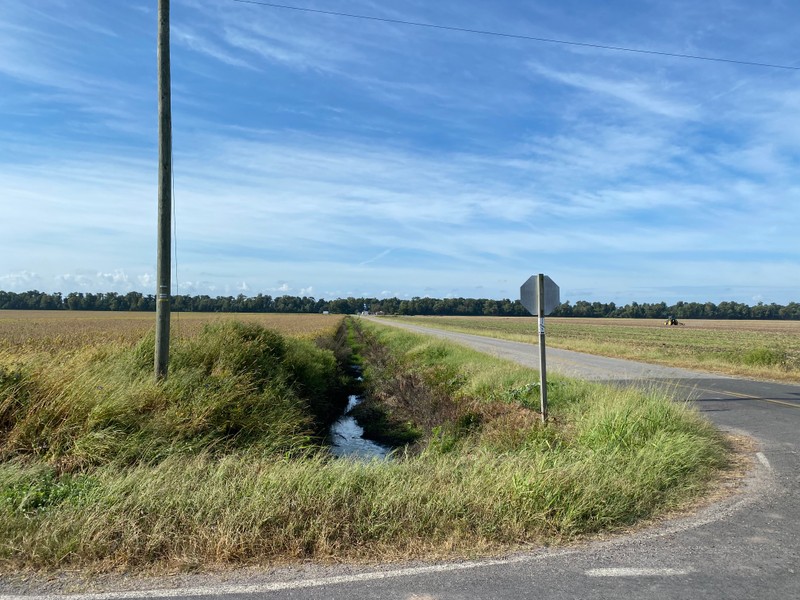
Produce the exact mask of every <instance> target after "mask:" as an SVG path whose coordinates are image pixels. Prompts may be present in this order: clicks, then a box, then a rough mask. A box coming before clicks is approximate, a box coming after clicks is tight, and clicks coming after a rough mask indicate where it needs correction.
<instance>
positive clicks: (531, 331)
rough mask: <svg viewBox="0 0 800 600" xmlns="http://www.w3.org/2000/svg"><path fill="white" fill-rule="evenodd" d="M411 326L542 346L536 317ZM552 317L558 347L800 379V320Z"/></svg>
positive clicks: (550, 333)
mask: <svg viewBox="0 0 800 600" xmlns="http://www.w3.org/2000/svg"><path fill="white" fill-rule="evenodd" d="M397 318H399V319H401V320H403V321H407V322H409V323H415V324H417V325H427V326H430V327H437V328H440V329H448V330H451V331H459V332H463V333H472V334H476V335H484V336H487V337H496V338H501V339H507V340H513V341H518V342H526V343H536V336H535V332H536V318H535V317H397ZM681 323H682V325H680V326H676V327H667V326H665V325H664V322H663V321H662V320H660V319H658V320H655V319H582V318H549V319H546V321H545V325H546V327H547V344H548V345H549V346H553V347H555V348H563V349H566V350H574V351H577V352H587V353H590V354H598V355H602V356H611V357H616V358H627V359H631V360H639V361H643V362H651V363H656V364H664V365H670V366H676V367H685V368H695V369H702V370H707V371H715V372H719V373H726V374H730V375H741V376H746V377H754V378H762V379H775V380H780V381H800V322H798V321H728V320H725V321H723V320H699V319H698V320H685V321H681Z"/></svg>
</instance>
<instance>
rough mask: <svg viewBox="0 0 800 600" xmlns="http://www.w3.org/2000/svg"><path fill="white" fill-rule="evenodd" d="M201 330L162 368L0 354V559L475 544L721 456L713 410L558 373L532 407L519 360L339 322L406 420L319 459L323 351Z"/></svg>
mask: <svg viewBox="0 0 800 600" xmlns="http://www.w3.org/2000/svg"><path fill="white" fill-rule="evenodd" d="M203 335H204V336H205V337H201V338H197V339H196V340H194V341H187V342H186V343H185V345H181V346H179V347H177V348H176V351H175V352H174V353H173V359H172V363H171V365H170V366H171V370H170V379H169V380H168V382H167V384H162V385H156V384H155V383H153V382H152V378H151V374H150V369H151V368H152V354H151V352H150V350H148V348H149V347H150V346H151V345H152V344H151V341H152V340H146V341H145V342H143V344H142V345H141V346H139V347H137V348H135V349H133V350H114V349H107V350H105V351H104V352H99V351H97V350H95V351H93V352H92V353H91V354H90V355H84V354H82V353H77V354H75V355H73V356H71V357H64V360H63V361H62V362H60V363H57V364H52V363H51V364H50V365H49V367H50V368H48V366H47V365H45V364H39V363H36V362H35V361H34V362H32V363H30V364H26V365H16V366H13V367H12V366H11V363H10V361H8V360H7V361H6V363H4V367H3V368H4V369H5V370H4V371H3V373H5V375H4V379H3V380H2V381H3V383H2V386H3V387H0V390H2V392H1V393H2V395H0V406H1V407H2V409H1V411H0V415H2V418H1V420H0V423H2V428H0V442H2V445H0V448H2V452H3V462H2V464H0V568H2V570H5V571H11V570H16V569H45V570H53V569H63V568H70V569H73V568H87V569H91V570H109V569H137V568H152V567H154V566H155V567H158V568H170V569H173V568H179V569H180V568H192V569H194V568H201V567H207V566H211V565H213V566H223V565H232V566H239V565H243V564H262V565H263V564H268V563H276V562H277V563H281V562H287V561H288V562H291V561H297V560H306V559H322V560H324V559H331V560H343V559H353V560H380V559H399V558H411V557H417V558H419V557H432V556H437V557H442V556H452V555H453V554H459V555H478V554H486V553H492V552H497V551H499V550H502V549H509V548H514V547H518V546H519V545H521V544H540V543H556V542H558V541H560V540H568V539H574V538H575V537H576V536H580V535H585V534H591V533H594V532H597V531H605V530H613V529H615V528H619V527H623V526H627V525H629V524H631V523H634V522H636V521H637V520H638V519H642V518H649V517H652V516H654V515H657V514H661V513H663V512H664V511H667V510H670V509H672V508H676V507H679V506H682V505H683V504H684V503H685V502H687V501H689V500H691V499H692V498H696V497H697V495H698V494H700V493H702V492H703V491H704V490H706V489H707V488H708V486H709V485H710V484H711V483H712V482H713V480H714V477H715V476H716V474H717V473H719V472H720V470H721V469H723V468H724V466H725V447H724V443H723V441H722V439H721V438H720V436H719V435H718V434H717V433H716V432H715V431H714V430H713V428H712V427H711V426H710V425H709V424H708V423H707V422H706V421H705V420H703V419H702V418H701V417H700V416H699V415H698V414H697V413H696V412H694V411H693V410H691V409H690V408H688V407H687V406H685V405H682V404H675V403H672V402H670V401H669V400H667V399H666V398H664V397H663V396H660V395H658V394H656V393H643V392H637V391H634V390H623V391H620V390H617V389H614V388H610V387H603V386H599V385H590V384H584V383H580V382H574V381H568V380H554V383H553V389H552V390H551V407H552V408H551V410H552V416H553V419H552V422H551V423H550V424H549V425H547V426H543V425H542V424H541V423H540V420H539V418H538V414H537V413H536V412H535V410H533V409H532V407H534V406H535V402H534V400H533V399H534V398H535V397H537V396H536V393H535V390H532V389H531V388H530V382H531V381H532V380H535V376H536V374H535V372H532V371H530V370H528V369H525V368H523V367H519V366H516V365H512V364H510V363H505V362H503V361H500V360H497V359H493V358H491V357H487V356H484V355H480V354H478V353H475V352H471V351H469V350H466V349H463V348H461V347H458V346H454V345H449V344H446V343H442V342H438V341H432V340H431V339H430V338H427V337H424V336H415V335H412V334H408V333H405V332H400V331H396V330H393V329H390V328H381V327H372V326H370V328H369V331H366V332H362V333H356V332H353V331H351V333H350V334H349V335H350V337H351V339H352V340H353V341H357V342H358V344H359V346H361V348H360V350H361V353H362V362H363V363H364V369H365V374H366V379H367V381H366V385H367V387H368V388H369V391H370V394H371V396H372V397H373V400H374V401H380V403H381V404H380V406H381V407H382V408H383V409H385V410H386V411H387V413H388V414H390V415H392V416H394V417H396V418H405V419H408V420H409V422H411V424H412V425H413V426H414V427H415V428H417V429H418V431H419V437H418V439H417V442H416V444H415V445H414V446H413V447H410V448H409V449H408V450H407V451H406V452H400V453H399V455H398V456H397V457H396V458H395V459H394V460H391V461H373V462H357V461H352V460H341V459H333V458H331V456H330V455H329V454H328V453H327V452H326V451H325V449H324V448H323V447H321V446H320V445H319V440H318V439H317V438H315V437H314V435H313V434H314V430H315V427H316V426H315V423H320V422H322V421H324V420H325V417H324V415H325V414H326V410H325V407H326V406H327V401H326V400H325V398H326V395H327V391H329V390H328V388H327V387H326V384H325V382H329V383H328V385H330V381H332V380H333V381H334V382H335V381H336V380H337V377H338V374H337V370H336V368H335V364H336V361H335V360H334V358H333V356H334V352H333V350H331V349H327V350H326V349H320V348H318V347H316V346H314V345H312V344H310V343H308V342H298V341H297V340H292V339H287V338H282V337H281V336H277V335H276V334H274V333H272V332H268V331H266V330H263V329H262V328H259V327H256V326H240V325H230V324H226V325H221V326H219V328H211V329H209V330H207V332H206V333H205V334H203ZM347 335H348V334H347V333H346V332H344V333H342V332H340V336H342V337H344V338H346V337H347ZM356 337H357V338H358V339H357V340H356V339H355V338H356ZM323 345H326V344H323ZM327 345H333V346H335V344H333V343H332V342H330V341H329V342H327ZM341 354H342V355H343V356H344V355H346V353H341ZM332 365H333V366H332ZM207 385H208V386H209V387H206V386H207ZM336 385H338V383H336ZM100 388H102V389H100ZM376 399H377V400H376ZM314 407H316V408H314ZM403 410H407V411H408V412H406V413H403ZM37 428H38V431H39V433H38V434H35V433H34V430H36V429H37Z"/></svg>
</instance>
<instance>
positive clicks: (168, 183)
mask: <svg viewBox="0 0 800 600" xmlns="http://www.w3.org/2000/svg"><path fill="white" fill-rule="evenodd" d="M170 87H171V83H170V73H169V0H158V267H157V269H156V270H157V275H156V279H157V282H156V285H157V287H158V289H157V290H156V356H155V376H156V379H165V378H166V377H167V365H168V363H169V316H170V293H169V291H170V287H171V285H172V283H171V275H172V274H171V272H170V262H171V260H172V256H171V254H170V244H171V241H172V240H171V236H170V229H171V227H172V95H171V91H170Z"/></svg>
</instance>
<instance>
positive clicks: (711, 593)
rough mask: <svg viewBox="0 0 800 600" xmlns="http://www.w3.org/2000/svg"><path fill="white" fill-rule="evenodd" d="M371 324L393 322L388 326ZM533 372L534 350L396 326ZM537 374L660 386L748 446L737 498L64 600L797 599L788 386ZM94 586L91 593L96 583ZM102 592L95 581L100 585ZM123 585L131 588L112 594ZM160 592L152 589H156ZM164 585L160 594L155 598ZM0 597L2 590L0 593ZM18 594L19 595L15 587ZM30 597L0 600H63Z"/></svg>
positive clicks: (798, 494) (799, 489) (605, 372)
mask: <svg viewBox="0 0 800 600" xmlns="http://www.w3.org/2000/svg"><path fill="white" fill-rule="evenodd" d="M382 322H383V323H387V324H392V325H398V326H400V325H401V324H399V323H396V322H394V321H391V320H384V321H382ZM402 326H403V327H406V328H409V329H415V330H417V331H422V332H424V333H428V334H431V335H437V336H440V337H443V338H447V339H450V340H453V341H456V342H458V343H461V344H466V345H469V346H471V347H474V348H476V349H478V350H481V351H483V352H487V353H489V354H494V355H496V356H500V357H503V358H507V359H509V360H514V361H516V362H520V363H522V364H526V365H530V366H534V367H536V366H537V365H538V362H537V361H538V358H537V354H536V349H535V347H533V346H531V345H528V344H520V343H516V342H507V341H501V340H492V339H489V338H485V337H480V336H474V335H467V334H458V333H452V332H445V331H438V330H430V329H427V328H420V327H416V326H410V325H405V324H402ZM547 358H548V370H552V371H554V372H558V373H562V374H565V375H570V376H579V377H583V378H588V379H595V380H603V381H609V382H620V383H623V382H632V381H633V382H642V381H650V382H663V383H666V384H668V385H669V386H670V389H672V390H673V391H674V393H675V394H677V395H678V396H679V397H680V399H687V400H693V401H694V402H695V403H696V405H697V407H698V409H699V410H700V411H701V412H702V413H704V414H705V415H706V416H707V417H708V418H709V419H711V420H712V421H713V422H714V423H716V424H717V425H718V426H720V427H722V428H724V429H727V430H731V431H738V432H743V433H746V434H749V435H750V436H752V437H753V438H755V439H756V441H757V443H758V448H757V449H756V451H755V453H754V460H753V464H754V466H753V470H752V473H751V475H750V477H749V478H748V480H747V481H746V483H745V484H744V485H743V486H742V489H741V490H740V491H738V492H737V493H736V494H734V495H732V496H730V497H728V498H727V499H725V500H723V501H721V502H718V503H716V504H714V505H712V506H709V507H706V508H704V509H702V510H701V511H700V512H699V513H697V514H694V515H692V516H689V517H685V518H681V519H676V520H672V521H670V522H668V523H664V524H661V525H658V526H654V527H652V528H649V529H647V530H645V531H641V532H638V533H635V534H633V535H630V536H620V537H616V538H614V539H611V540H606V541H597V542H591V543H586V544H583V545H581V546H578V547H569V548H563V549H555V550H551V549H546V548H545V549H537V550H533V551H531V552H527V553H522V554H517V555H513V556H510V557H506V558H504V559H497V560H487V561H472V562H452V563H441V564H416V565H405V566H402V567H396V566H389V567H372V568H366V567H358V568H355V567H344V566H342V567H319V566H307V567H302V568H293V569H282V570H274V571H272V572H270V573H268V574H263V573H262V574H257V575H247V576H245V575H241V574H239V575H228V576H226V579H225V580H224V581H223V580H221V579H219V578H213V577H204V578H197V577H195V578H192V577H183V578H172V579H167V580H158V581H153V580H150V581H142V580H139V581H135V582H134V581H131V580H127V581H126V582H123V583H120V582H119V581H116V582H115V583H113V584H112V583H107V584H105V587H106V589H109V588H111V587H114V588H117V590H118V591H106V592H99V593H92V594H78V595H74V596H67V597H72V598H74V599H75V600H90V599H91V600H118V599H135V598H156V599H158V598H164V599H166V598H203V597H207V598H211V597H214V598H226V599H231V600H233V599H237V600H245V599H246V600H255V599H259V600H261V599H265V600H266V599H279V598H280V599H285V598H315V599H317V598H318V599H346V600H361V599H364V600H366V599H370V600H379V599H384V598H385V599H390V598H391V599H404V600H440V599H441V600H455V599H467V598H470V599H487V600H489V599H491V600H504V599H508V600H511V599H514V600H516V599H519V598H547V599H552V600H561V599H568V598H582V599H584V598H585V599H612V598H613V599H616V598H620V597H625V598H631V599H639V598H648V599H650V598H652V599H658V600H662V599H663V600H684V599H685V600H701V599H719V600H722V599H725V600H739V599H741V600H753V599H764V600H772V599H775V600H778V599H780V600H784V599H788V598H800V502H798V498H800V469H799V468H798V467H800V464H799V461H798V443H797V438H798V432H799V431H800V386H792V385H782V384H775V383H764V382H758V381H751V380H744V379H738V378H733V377H725V376H720V375H713V374H709V373H702V372H696V371H689V370H685V369H672V368H666V367H659V366H653V365H643V364H640V363H635V362H633V361H624V360H617V359H608V358H602V357H596V356H589V355H584V354H579V353H576V352H568V351H564V350H557V349H549V348H548V350H547ZM96 585H97V584H96ZM101 585H102V584H101ZM126 586H127V587H130V586H135V587H137V588H138V589H139V591H131V590H129V591H124V590H121V589H119V588H124V587H126ZM158 588H161V589H158ZM166 588H169V589H166ZM5 589H10V588H9V587H7V586H6V588H5ZM18 589H19V588H18ZM64 597H65V596H63V595H57V594H48V593H46V592H45V590H43V589H42V588H39V589H38V590H35V591H30V592H27V593H26V592H22V593H19V592H17V593H10V592H6V593H4V590H3V589H2V588H1V587H0V600H18V599H22V598H25V599H30V598H41V599H43V600H48V599H49V598H53V599H55V598H64Z"/></svg>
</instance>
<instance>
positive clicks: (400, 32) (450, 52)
mask: <svg viewBox="0 0 800 600" xmlns="http://www.w3.org/2000/svg"><path fill="white" fill-rule="evenodd" d="M296 5H297V6H304V7H309V8H316V9H322V10H329V11H341V12H347V13H357V14H364V15H372V16H376V17H382V18H388V19H398V20H406V21H417V22H426V23H433V24H440V25H448V26H453V27H460V28H466V29H476V30H491V31H496V32H504V33H508V34H515V35H524V36H534V37H546V38H557V39H562V40H571V41H577V42H585V43H595V44H603V45H613V46H625V47H631V48H644V49H651V50H657V51H665V52H673V53H686V54H699V55H705V56H713V57H723V58H730V59H740V60H746V61H754V62H761V63H777V64H783V65H791V66H800V50H798V48H800V46H798V43H797V40H798V39H800V3H798V2H796V1H795V0H785V1H784V0H762V1H761V2H758V3H756V2H753V1H752V0H725V1H716V0H715V1H711V0H686V1H684V0H670V1H669V2H664V1H663V0H608V1H604V2H596V1H591V0H561V1H559V2H554V1H544V0H526V1H518V0H493V1H491V2H489V1H470V0H460V1H457V2H456V1H450V0H440V1H437V2H431V1H430V0H427V1H422V0H408V1H402V2H396V1H392V2H389V1H383V0H328V1H326V2H322V1H320V0H297V2H296ZM156 7H157V2H156V0H126V1H124V2H117V1H108V0H35V1H32V0H4V1H3V2H2V3H0V91H1V93H0V197H1V198H2V215H3V216H2V219H0V240H2V245H3V251H2V253H0V289H4V290H10V291H24V290H29V289H39V290H42V291H62V292H70V291H84V292H98V291H118V292H126V291H130V290H139V291H143V292H149V293H154V291H155V260H156V208H157V204H156V203H157V189H156V183H157V95H156V64H157V63H156ZM171 18H172V84H173V89H172V94H173V95H172V110H173V144H174V169H175V171H174V175H175V202H176V231H177V236H176V239H177V272H176V275H173V291H175V288H176V286H177V289H178V290H179V291H180V292H181V293H191V294H201V293H205V294H210V295H212V296H214V295H228V294H233V295H235V294H238V293H244V294H246V295H255V294H257V293H264V294H272V295H280V294H292V295H311V296H314V297H317V298H320V297H322V298H334V297H342V296H349V295H355V296H361V295H366V296H377V297H382V296H397V297H401V298H403V297H412V296H433V297H447V296H467V297H489V298H505V297H509V298H516V297H518V295H519V286H520V285H521V284H522V283H523V282H524V281H525V280H526V279H527V278H528V277H529V276H530V275H532V274H534V273H537V272H544V273H546V274H548V275H549V276H550V277H551V278H552V279H553V280H554V281H555V282H556V283H557V284H559V286H560V288H561V299H562V300H571V301H573V302H574V301H576V300H581V299H584V300H590V301H595V300H597V301H602V302H608V301H614V302H617V303H628V302H631V301H637V302H650V301H661V300H664V301H667V302H674V301H678V300H687V301H702V302H705V301H712V302H720V301H723V300H736V301H740V302H746V303H750V304H752V303H755V302H758V301H764V302H766V303H769V302H777V303H781V304H785V303H787V302H789V301H798V300H800V294H799V293H798V284H799V282H800V245H799V244H798V241H797V237H798V231H800V218H799V217H798V214H800V211H798V201H799V200H800V112H798V107H800V71H793V70H785V69H783V70H782V69H767V68H757V67H752V66H743V65H737V64H730V63H720V62H707V61H696V60H685V59H678V58H670V57H663V56H653V55H644V54H635V53H624V52H617V51H611V50H601V49H591V48H586V47H579V46H569V45H556V44H547V43H541V42H535V41H529V40H521V39H514V38H504V37H496V36H482V35H476V34H469V33H464V32H455V31H444V30H439V29H426V28H419V27H410V26H405V25H400V24H397V23H387V22H379V21H366V20H355V19H350V18H345V17H334V16H329V15H322V14H313V13H304V12H298V11H292V10H286V9H279V8H270V7H266V6H259V5H254V4H245V3H241V2H235V1H233V0H172V17H171Z"/></svg>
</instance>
